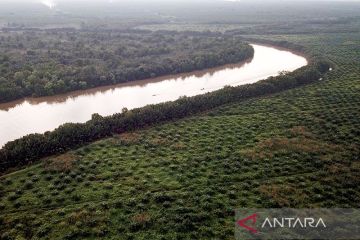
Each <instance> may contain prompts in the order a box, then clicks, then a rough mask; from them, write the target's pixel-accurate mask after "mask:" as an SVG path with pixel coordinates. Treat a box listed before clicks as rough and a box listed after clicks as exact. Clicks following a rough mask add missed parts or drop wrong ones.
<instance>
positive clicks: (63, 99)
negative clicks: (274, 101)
mask: <svg viewBox="0 0 360 240" xmlns="http://www.w3.org/2000/svg"><path fill="white" fill-rule="evenodd" d="M251 45H252V46H253V48H254V50H255V53H254V57H253V58H252V59H251V60H249V61H247V62H243V63H239V64H231V65H226V66H222V67H218V68H213V69H207V70H204V71H196V72H192V73H186V74H178V75H171V76H165V77H160V78H153V79H148V80H141V81H133V82H129V83H125V84H118V85H113V86H106V87H99V88H94V89H90V90H82V91H76V92H72V93H69V94H64V95H57V96H52V97H42V98H26V99H22V100H18V101H13V102H9V103H5V104H0V147H2V146H3V145H4V144H5V143H6V142H8V141H11V140H14V139H17V138H20V137H22V136H25V135H27V134H30V133H44V132H45V131H49V130H53V129H55V128H56V127H58V126H60V125H61V124H63V123H67V122H86V121H87V120H89V119H90V118H91V115H92V114H93V113H99V114H100V115H102V116H107V115H111V114H114V113H117V112H120V111H121V109H122V108H124V107H126V108H128V109H132V108H137V107H142V106H145V105H148V104H155V103H160V102H165V101H173V100H176V99H178V98H179V97H181V96H194V95H198V94H203V93H206V92H210V91H215V90H218V89H221V88H223V87H224V86H238V85H242V84H247V83H254V82H256V81H259V80H261V79H265V78H267V77H270V76H276V75H278V74H279V72H280V71H293V70H295V69H297V68H300V67H302V66H305V65H306V64H307V60H306V59H305V58H304V57H302V56H300V55H297V54H295V53H292V52H290V51H287V50H284V49H278V48H274V47H270V46H263V45H257V44H251Z"/></svg>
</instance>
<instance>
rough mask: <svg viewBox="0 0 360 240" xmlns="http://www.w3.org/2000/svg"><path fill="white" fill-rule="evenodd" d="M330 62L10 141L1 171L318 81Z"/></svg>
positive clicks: (0, 153)
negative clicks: (124, 134)
mask: <svg viewBox="0 0 360 240" xmlns="http://www.w3.org/2000/svg"><path fill="white" fill-rule="evenodd" d="M329 67H330V63H328V62H327V61H317V62H314V61H312V62H311V63H310V64H309V65H307V66H305V67H302V68H300V69H298V70H295V71H294V72H291V73H283V74H280V75H279V76H277V77H270V78H268V79H266V80H262V81H259V82H256V83H254V84H247V85H242V86H238V87H225V88H223V89H221V90H218V91H214V92H211V93H206V94H204V95H198V96H194V97H183V98H180V99H178V100H177V101H173V102H166V103H161V104H156V105H148V106H145V107H142V108H137V109H134V110H129V111H123V112H122V113H118V114H114V115H112V116H109V117H102V116H100V115H98V114H94V115H93V116H92V119H91V120H90V121H88V122H86V123H83V124H81V123H76V124H75V123H67V124H64V125H62V126H60V127H59V128H57V129H56V130H54V131H51V132H46V133H45V134H31V135H28V136H25V137H23V138H21V139H18V140H15V141H12V142H9V143H7V144H6V145H5V147H4V148H3V149H1V150H0V172H4V171H6V170H8V169H10V168H13V167H17V166H23V165H26V164H30V163H32V162H34V161H36V160H38V159H40V158H42V157H46V156H49V155H53V154H59V153H62V152H65V151H67V150H69V149H73V148H76V147H79V146H81V145H84V144H86V143H89V142H92V141H94V140H97V139H100V138H103V137H106V136H111V135H112V134H119V133H123V132H127V131H133V130H136V129H141V128H143V127H146V126H151V125H156V124H159V123H161V122H165V121H170V120H175V119H179V118H183V117H186V116H189V115H192V114H196V113H199V112H202V111H206V110H209V109H212V108H214V107H218V106H220V105H223V104H227V103H231V102H236V101H240V100H243V99H247V98H251V97H257V96H262V95H265V94H272V93H276V92H279V91H282V90H285V89H290V88H294V87H297V86H300V85H304V84H308V83H312V82H315V81H317V80H318V79H319V78H321V77H322V75H323V74H324V73H325V72H326V71H328V69H329Z"/></svg>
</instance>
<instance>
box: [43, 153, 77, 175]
mask: <svg viewBox="0 0 360 240" xmlns="http://www.w3.org/2000/svg"><path fill="white" fill-rule="evenodd" d="M76 159H77V158H76V156H75V155H74V154H71V153H66V154H63V155H60V156H57V157H55V158H51V159H48V160H46V161H45V165H44V167H45V169H46V170H50V171H57V172H66V171H70V170H71V169H72V168H73V165H74V163H75V161H76Z"/></svg>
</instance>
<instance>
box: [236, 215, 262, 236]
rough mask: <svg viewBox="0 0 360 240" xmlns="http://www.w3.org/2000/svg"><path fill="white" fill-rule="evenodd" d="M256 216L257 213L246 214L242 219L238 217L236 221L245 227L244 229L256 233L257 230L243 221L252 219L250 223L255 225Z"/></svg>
mask: <svg viewBox="0 0 360 240" xmlns="http://www.w3.org/2000/svg"><path fill="white" fill-rule="evenodd" d="M257 217H258V215H257V213H255V214H253V215H251V216H248V217H246V218H244V219H240V220H239V221H237V224H239V226H240V227H243V228H245V229H246V230H248V231H250V232H252V233H257V230H256V229H255V228H252V227H249V226H248V225H246V224H245V223H246V222H247V221H249V220H252V225H255V223H256V218H257Z"/></svg>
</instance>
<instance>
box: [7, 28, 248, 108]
mask: <svg viewBox="0 0 360 240" xmlns="http://www.w3.org/2000/svg"><path fill="white" fill-rule="evenodd" d="M253 54H254V50H253V48H252V47H251V46H250V45H248V44H246V43H244V42H243V41H241V40H239V39H238V38H232V37H229V36H221V35H218V34H195V33H177V34H176V33H168V32H155V33H154V32H143V31H142V32H137V31H132V32H131V31H130V32H111V31H75V32H74V31H69V32H67V31H56V30H49V31H21V32H18V31H14V32H0V102H6V101H10V100H14V99H18V98H22V97H26V96H33V97H39V96H49V95H55V94H60V93H65V92H69V91H73V90H81V89H87V88H92V87H97V86H103V85H111V84H116V83H123V82H128V81H133V80H140V79H146V78H152V77H157V76H163V75H167V74H176V73H182V72H189V71H193V70H201V69H205V68H210V67H215V66H219V65H224V64H228V63H236V62H240V61H244V60H246V59H249V58H251V57H253Z"/></svg>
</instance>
